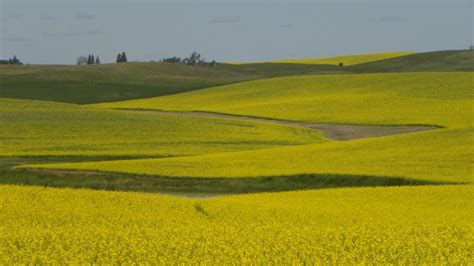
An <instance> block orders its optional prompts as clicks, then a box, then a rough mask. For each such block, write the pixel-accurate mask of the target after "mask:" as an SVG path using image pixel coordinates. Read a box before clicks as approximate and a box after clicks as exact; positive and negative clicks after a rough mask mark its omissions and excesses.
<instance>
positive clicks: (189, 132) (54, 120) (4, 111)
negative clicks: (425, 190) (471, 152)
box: [0, 99, 326, 157]
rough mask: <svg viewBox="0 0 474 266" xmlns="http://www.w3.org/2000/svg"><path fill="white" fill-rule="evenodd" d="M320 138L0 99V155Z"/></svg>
mask: <svg viewBox="0 0 474 266" xmlns="http://www.w3.org/2000/svg"><path fill="white" fill-rule="evenodd" d="M324 141H326V140H325V139H324V138H323V137H322V136H321V135H320V134H318V133H317V132H315V131H311V130H308V129H304V128H294V127H288V126H284V125H276V124H266V123H259V122H251V121H239V120H231V121H229V120H225V119H219V118H206V117H186V116H174V115H162V114H161V115H160V114H150V113H137V112H128V111H113V110H101V109H95V108H88V107H82V106H77V105H71V104H60V103H50V102H42V101H28V100H12V99H0V147H1V150H0V157H5V156H9V157H12V156H111V157H113V156H128V157H142V156H156V157H163V156H178V155H196V154H205V153H210V152H225V151H237V150H249V149H261V148H268V147H276V146H281V145H298V144H307V143H314V142H324Z"/></svg>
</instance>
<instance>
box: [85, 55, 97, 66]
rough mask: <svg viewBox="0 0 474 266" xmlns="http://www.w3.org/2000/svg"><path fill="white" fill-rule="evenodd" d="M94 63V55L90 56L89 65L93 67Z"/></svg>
mask: <svg viewBox="0 0 474 266" xmlns="http://www.w3.org/2000/svg"><path fill="white" fill-rule="evenodd" d="M94 63H95V60H94V55H92V54H90V55H89V58H88V59H87V64H88V65H93V64H94Z"/></svg>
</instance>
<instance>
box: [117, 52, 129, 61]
mask: <svg viewBox="0 0 474 266" xmlns="http://www.w3.org/2000/svg"><path fill="white" fill-rule="evenodd" d="M127 62H128V59H127V54H126V53H125V52H122V53H121V54H118V55H117V63H127Z"/></svg>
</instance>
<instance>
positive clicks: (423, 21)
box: [0, 0, 474, 64]
mask: <svg viewBox="0 0 474 266" xmlns="http://www.w3.org/2000/svg"><path fill="white" fill-rule="evenodd" d="M473 2H474V0H446V1H431V0H430V1H428V0H412V1H407V0H405V1H404V0H374V1H367V0H366V1H362V0H360V1H359V0H352V1H337V0H336V1H318V0H314V1H308V2H302V1H283V0H280V1H263V0H260V1H259V0H254V1H235V0H221V1H215V2H210V1H199V0H194V1H192V0H178V1H168V2H166V1H115V0H108V1H106V0H103V1H80V0H62V1H55V2H54V1H41V0H36V1H31V0H30V1H26V0H15V1H6V0H0V10H1V12H0V58H8V57H10V56H13V55H17V56H18V57H19V58H20V59H21V60H22V61H24V62H28V63H33V64H72V63H74V61H75V58H76V57H77V56H79V55H87V54H90V53H93V54H96V55H99V56H100V58H101V59H102V62H112V61H114V60H115V57H116V55H117V53H118V52H120V51H126V52H127V55H128V58H129V60H134V61H148V60H159V59H161V58H163V57H169V56H174V55H176V56H180V57H182V56H186V55H188V54H190V53H191V52H192V51H194V50H196V51H199V52H200V53H201V54H202V55H203V56H204V57H205V58H207V59H209V60H213V59H215V60H217V61H221V62H222V61H258V60H269V59H285V58H307V57H325V56H334V55H344V54H353V53H369V52H381V51H431V50H443V49H466V48H467V47H469V45H470V44H471V43H472V42H474V41H473V39H474V38H473V35H474V30H473V27H474V26H473V13H474V8H473Z"/></svg>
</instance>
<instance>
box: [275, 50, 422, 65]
mask: <svg viewBox="0 0 474 266" xmlns="http://www.w3.org/2000/svg"><path fill="white" fill-rule="evenodd" d="M410 54H413V53H410V52H385V53H372V54H357V55H346V56H335V57H327V58H310V59H287V60H274V61H271V63H288V64H307V65H338V64H339V63H343V64H344V66H350V65H356V64H362V63H368V62H373V61H379V60H384V59H390V58H396V57H400V56H405V55H410Z"/></svg>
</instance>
